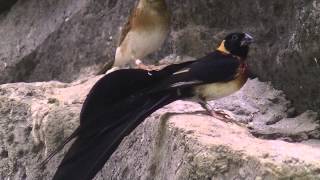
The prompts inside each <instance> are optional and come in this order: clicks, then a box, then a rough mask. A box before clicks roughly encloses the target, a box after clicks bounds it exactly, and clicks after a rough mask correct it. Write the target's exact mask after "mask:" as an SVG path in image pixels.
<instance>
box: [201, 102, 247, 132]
mask: <svg viewBox="0 0 320 180" xmlns="http://www.w3.org/2000/svg"><path fill="white" fill-rule="evenodd" d="M198 103H199V104H200V105H201V107H202V108H203V109H205V110H206V112H207V113H208V114H209V115H210V116H212V117H214V118H216V119H219V120H221V121H223V122H226V123H230V122H231V123H235V124H237V125H240V126H242V124H241V123H239V122H238V121H236V120H235V119H233V118H232V117H231V116H230V115H229V114H227V113H225V112H224V111H222V110H214V109H213V108H212V106H211V105H210V104H209V103H207V102H206V101H204V100H201V101H199V102H198Z"/></svg>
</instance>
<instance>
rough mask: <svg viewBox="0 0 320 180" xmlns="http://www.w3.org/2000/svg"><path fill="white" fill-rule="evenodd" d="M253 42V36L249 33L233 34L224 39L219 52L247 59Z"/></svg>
mask: <svg viewBox="0 0 320 180" xmlns="http://www.w3.org/2000/svg"><path fill="white" fill-rule="evenodd" d="M252 42H253V38H252V36H250V35H249V34H247V33H231V34H228V35H227V36H226V37H225V38H224V40H223V41H222V42H221V44H220V46H219V47H218V48H217V50H218V51H221V52H223V53H226V54H232V55H234V56H238V57H240V58H242V59H245V58H246V57H247V55H248V52H249V45H250V44H251V43H252Z"/></svg>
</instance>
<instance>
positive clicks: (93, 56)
mask: <svg viewBox="0 0 320 180" xmlns="http://www.w3.org/2000/svg"><path fill="white" fill-rule="evenodd" d="M134 2H135V1H134V0H126V1H117V0H108V1H105V0H104V1H101V0H96V1H89V0H69V1H65V0H58V1H55V3H49V2H46V1H41V0H29V1H22V0H20V1H18V2H17V3H16V4H14V6H13V7H12V8H11V10H10V11H9V12H6V13H3V14H0V46H1V49H0V70H1V72H2V75H1V77H0V83H6V82H19V81H28V82H29V81H47V80H61V81H72V80H75V79H77V78H79V77H83V76H88V75H90V74H93V73H94V72H95V71H96V70H97V69H98V66H101V65H102V64H103V63H104V62H106V61H109V62H112V60H113V56H114V51H115V46H116V42H117V37H118V35H119V34H118V32H119V27H120V26H121V25H122V24H123V22H124V21H125V19H126V17H127V15H128V14H129V10H130V9H131V7H132V6H133V4H134ZM168 4H169V6H170V8H171V9H172V12H173V24H172V32H171V34H170V37H169V38H168V40H167V42H166V44H165V46H164V47H163V49H162V50H161V51H159V52H158V53H155V55H154V56H153V57H156V58H158V59H159V58H160V57H162V56H165V55H167V54H171V53H176V54H179V55H191V56H193V57H199V56H202V55H204V54H205V53H207V52H209V51H211V50H212V49H213V48H215V46H216V44H217V42H218V41H220V39H221V38H222V37H223V36H224V35H225V34H226V33H228V32H231V31H246V32H249V33H251V34H252V35H253V36H254V37H255V38H256V45H255V46H254V47H253V48H252V51H251V52H252V53H251V57H250V59H249V62H250V66H251V67H252V69H253V71H254V72H256V73H257V74H258V75H259V76H260V77H261V78H262V80H272V82H273V83H274V85H275V86H276V87H277V88H280V89H283V90H284V91H285V92H286V94H287V96H288V97H289V98H290V99H291V100H293V103H294V104H295V106H296V107H298V110H299V111H300V112H302V111H304V110H306V109H313V110H316V111H318V112H319V106H320V98H319V95H318V94H319V93H318V89H319V88H320V87H319V86H320V85H319V84H320V78H318V77H319V75H320V64H319V61H320V52H319V43H320V35H319V34H320V24H319V18H320V3H319V2H318V1H317V0H308V1H301V0H293V1H277V0H271V1H264V0H259V1H255V0H248V1H225V0H198V1H193V0H176V1H170V2H168ZM301 94H303V96H302V95H301Z"/></svg>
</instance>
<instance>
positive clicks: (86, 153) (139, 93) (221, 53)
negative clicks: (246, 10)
mask: <svg viewBox="0 0 320 180" xmlns="http://www.w3.org/2000/svg"><path fill="white" fill-rule="evenodd" d="M252 42H253V38H252V36H250V35H249V34H248V33H243V32H234V33H230V34H228V35H227V36H226V37H225V38H224V40H223V41H222V42H221V44H220V45H219V46H218V48H217V49H216V50H215V51H213V52H211V53H209V54H207V55H205V56H204V57H202V58H199V59H195V60H192V61H188V62H183V63H180V64H172V65H168V66H166V67H164V68H163V69H161V70H152V71H147V70H143V69H120V70H117V71H114V72H112V73H110V74H107V75H105V76H104V77H102V78H101V79H100V80H98V81H97V82H96V83H95V85H94V86H93V87H92V89H91V90H90V91H89V93H88V95H87V98H86V99H85V101H84V104H83V106H82V109H81V112H80V125H79V127H78V128H77V129H76V130H75V131H74V132H73V133H72V134H71V136H70V137H68V138H67V139H66V140H65V141H64V142H63V143H62V144H61V145H60V146H59V147H57V149H56V150H55V151H53V152H52V153H51V154H50V155H49V156H48V157H47V158H46V159H45V160H44V161H43V162H42V163H41V164H40V166H41V167H44V165H45V164H46V163H48V161H49V160H50V159H51V158H52V157H53V156H54V155H55V154H56V153H58V152H59V151H60V150H61V149H62V148H63V147H64V145H65V144H67V143H68V142H70V141H71V140H72V139H74V138H75V141H74V143H73V144H72V145H71V147H70V148H69V150H68V151H67V153H66V154H65V156H64V158H63V160H62V162H61V163H60V165H59V167H58V169H57V171H56V172H55V174H54V177H53V180H63V179H81V180H90V179H92V178H94V176H95V175H96V173H97V172H99V170H101V169H102V167H103V166H104V164H105V163H106V161H107V160H108V159H109V158H110V156H111V155H112V154H113V152H114V151H115V150H116V149H117V147H118V146H119V144H120V143H121V141H122V140H123V138H124V137H125V136H127V135H129V134H130V132H132V131H133V130H134V129H135V128H136V127H137V126H138V125H139V124H140V123H141V122H143V121H144V119H146V118H147V117H148V116H149V115H150V114H152V113H153V112H154V111H156V110H157V109H159V108H161V107H163V106H165V105H167V104H169V103H171V102H174V101H176V100H187V101H193V102H197V103H199V104H200V105H201V106H202V107H204V108H205V110H206V111H207V112H211V111H212V109H210V107H209V106H208V103H207V101H210V100H216V99H219V98H222V97H225V96H228V95H230V94H232V93H234V92H236V91H238V90H239V89H240V88H241V87H242V86H243V85H244V84H245V82H246V81H247V79H248V71H249V68H248V66H247V65H246V58H247V55H248V52H249V45H250V44H251V43H252Z"/></svg>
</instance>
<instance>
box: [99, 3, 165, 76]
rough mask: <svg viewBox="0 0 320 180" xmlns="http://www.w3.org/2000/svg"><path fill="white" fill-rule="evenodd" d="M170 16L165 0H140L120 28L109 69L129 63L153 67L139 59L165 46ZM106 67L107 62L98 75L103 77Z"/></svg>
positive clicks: (146, 67) (142, 66)
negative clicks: (113, 57)
mask: <svg viewBox="0 0 320 180" xmlns="http://www.w3.org/2000/svg"><path fill="white" fill-rule="evenodd" d="M170 14H171V13H170V11H169V9H168V7H167V5H166V2H165V0H140V1H139V3H138V4H137V6H136V7H135V8H134V9H133V11H132V13H131V15H130V16H129V17H128V20H127V22H126V23H125V25H124V26H123V28H122V31H121V34H120V38H119V43H118V47H117V49H116V54H115V60H114V63H113V65H112V68H113V69H114V70H116V69H119V67H123V66H125V65H127V64H128V63H129V64H130V63H132V61H135V64H136V65H137V66H138V68H142V69H148V70H150V68H154V67H151V66H150V67H149V66H146V65H144V64H143V63H142V61H141V60H140V59H141V58H143V57H145V56H147V55H148V54H151V53H152V52H154V51H156V50H158V49H159V48H160V47H161V45H162V44H163V43H164V41H165V39H166V37H167V35H168V33H169V29H170ZM109 67H110V65H109V63H106V64H105V65H104V66H103V68H102V69H101V70H100V71H99V72H98V74H104V73H105V72H106V71H107V70H108V68H109ZM111 71H112V70H111Z"/></svg>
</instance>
